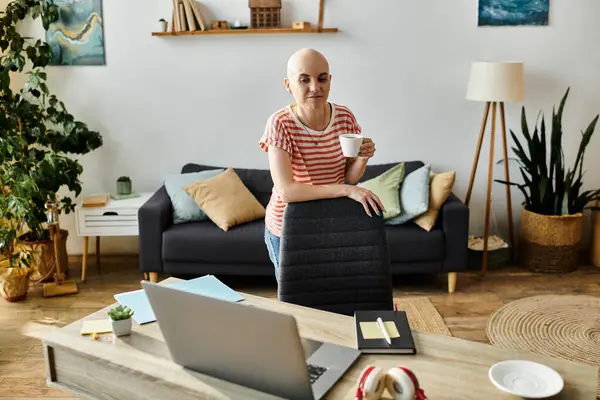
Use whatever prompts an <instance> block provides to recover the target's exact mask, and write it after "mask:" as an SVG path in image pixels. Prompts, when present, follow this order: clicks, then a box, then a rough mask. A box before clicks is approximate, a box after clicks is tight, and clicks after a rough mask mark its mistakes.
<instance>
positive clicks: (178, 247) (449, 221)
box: [138, 161, 469, 292]
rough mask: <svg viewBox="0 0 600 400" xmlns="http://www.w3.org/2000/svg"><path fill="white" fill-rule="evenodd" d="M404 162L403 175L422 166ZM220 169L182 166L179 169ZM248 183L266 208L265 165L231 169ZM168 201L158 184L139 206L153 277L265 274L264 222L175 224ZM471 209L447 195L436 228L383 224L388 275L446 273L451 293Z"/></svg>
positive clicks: (143, 259) (144, 257) (142, 248)
mask: <svg viewBox="0 0 600 400" xmlns="http://www.w3.org/2000/svg"><path fill="white" fill-rule="evenodd" d="M396 164H397V163H389V164H379V165H369V166H367V170H366V171H365V174H364V175H363V177H362V179H361V181H365V180H368V179H371V178H373V177H375V176H377V175H379V174H381V173H383V172H385V171H386V170H388V169H389V168H391V167H393V166H394V165H396ZM423 165H424V163H423V162H421V161H409V162H406V163H405V167H406V170H405V171H406V172H405V173H406V174H408V173H410V172H412V171H414V170H416V169H418V168H419V167H421V166H423ZM217 168H223V167H219V166H206V165H198V164H192V163H189V164H186V165H184V166H183V168H182V173H191V172H199V171H203V170H207V169H217ZM234 169H235V171H236V173H237V174H238V175H239V177H240V178H241V180H242V181H243V182H244V184H245V185H246V187H247V188H248V189H249V190H250V192H252V194H253V195H254V196H255V197H256V198H257V199H258V201H259V202H260V203H261V204H263V205H264V206H266V205H267V203H268V201H269V198H270V195H271V190H272V187H273V182H272V180H271V174H270V172H269V170H268V169H244V168H235V167H234ZM171 207H172V206H171V201H170V198H169V196H168V194H167V191H166V189H165V187H164V185H163V186H161V187H160V188H159V189H158V190H157V191H156V193H155V194H154V195H153V196H152V197H151V198H150V199H149V200H148V201H147V202H146V203H145V204H144V205H143V206H142V207H141V208H140V210H139V212H138V223H139V257H140V269H141V270H142V271H143V272H144V273H145V274H148V276H149V277H150V280H156V279H157V277H158V274H168V275H197V276H199V275H204V274H214V275H268V276H273V266H272V264H271V262H270V260H269V255H268V253H267V249H266V246H265V242H264V221H262V220H259V221H253V222H250V223H246V224H243V225H240V226H236V227H234V228H232V229H230V230H229V231H227V232H224V231H222V230H221V229H220V228H219V227H217V226H216V225H215V224H213V223H212V222H211V221H198V222H189V223H185V224H173V222H172V208H171ZM468 226H469V209H468V207H467V206H466V205H465V204H464V203H463V202H462V201H460V199H458V197H456V196H455V195H454V194H451V195H450V197H449V198H448V200H447V201H446V202H445V203H444V205H443V206H442V208H441V210H440V214H439V217H438V220H437V223H436V225H435V227H434V228H433V229H432V230H431V231H430V232H427V231H425V230H423V229H422V228H421V227H419V226H418V225H416V224H414V223H412V222H407V223H405V224H402V225H397V226H386V228H385V229H386V237H387V242H388V251H389V257H390V263H391V271H392V275H400V274H407V273H419V274H422V273H427V274H439V273H448V274H449V291H450V292H453V291H454V283H455V282H456V274H455V273H456V272H461V271H465V270H466V267H467V241H468Z"/></svg>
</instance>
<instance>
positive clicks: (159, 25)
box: [158, 21, 167, 32]
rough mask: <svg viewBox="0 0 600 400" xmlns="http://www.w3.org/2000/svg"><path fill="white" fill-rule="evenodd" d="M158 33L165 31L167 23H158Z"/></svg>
mask: <svg viewBox="0 0 600 400" xmlns="http://www.w3.org/2000/svg"><path fill="white" fill-rule="evenodd" d="M158 31H159V32H166V31H167V21H158Z"/></svg>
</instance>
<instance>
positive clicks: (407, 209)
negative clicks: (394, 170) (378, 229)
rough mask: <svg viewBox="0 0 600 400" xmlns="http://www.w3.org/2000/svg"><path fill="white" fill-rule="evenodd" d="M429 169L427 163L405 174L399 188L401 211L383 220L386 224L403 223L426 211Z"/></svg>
mask: <svg viewBox="0 0 600 400" xmlns="http://www.w3.org/2000/svg"><path fill="white" fill-rule="evenodd" d="M430 170H431V165H430V164H427V165H424V166H423V167H421V168H419V169H417V170H415V171H413V172H411V173H410V174H408V175H406V177H405V178H404V180H403V181H402V183H401V186H400V190H399V196H400V205H401V206H400V209H401V210H402V212H401V213H400V214H399V215H398V216H396V217H394V218H391V219H388V220H387V221H385V223H386V225H400V224H403V223H405V222H407V221H410V220H411V219H413V218H416V217H418V216H419V215H421V214H423V213H425V211H427V209H428V208H429V183H430V182H431V177H430V176H429V171H430Z"/></svg>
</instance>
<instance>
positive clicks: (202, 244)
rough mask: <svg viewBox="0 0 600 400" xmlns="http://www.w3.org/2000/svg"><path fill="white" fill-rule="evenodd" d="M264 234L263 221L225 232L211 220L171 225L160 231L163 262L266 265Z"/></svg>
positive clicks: (267, 262)
mask: <svg viewBox="0 0 600 400" xmlns="http://www.w3.org/2000/svg"><path fill="white" fill-rule="evenodd" d="M264 235H265V223H264V221H263V220H258V221H253V222H248V223H246V224H243V225H238V226H235V227H233V228H231V229H229V230H228V231H227V232H225V231H223V230H222V229H221V228H219V227H218V226H216V225H215V224H214V223H213V222H211V221H199V222H190V223H187V224H179V225H171V226H169V228H168V229H167V230H165V231H164V232H163V245H162V246H163V247H162V252H163V259H164V260H166V261H186V262H194V261H195V262H212V263H217V264H218V263H246V264H252V263H265V264H270V263H271V261H270V260H269V253H268V252H267V247H266V245H265V239H264V237H265V236H264ZM215 273H217V272H216V271H215Z"/></svg>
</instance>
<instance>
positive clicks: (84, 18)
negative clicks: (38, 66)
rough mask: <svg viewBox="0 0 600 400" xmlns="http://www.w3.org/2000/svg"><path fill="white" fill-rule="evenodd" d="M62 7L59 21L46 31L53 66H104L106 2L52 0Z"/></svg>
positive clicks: (96, 0)
mask: <svg viewBox="0 0 600 400" xmlns="http://www.w3.org/2000/svg"><path fill="white" fill-rule="evenodd" d="M49 1H50V2H51V3H53V4H56V5H57V6H58V13H59V17H58V21H56V22H54V23H52V24H50V26H49V27H48V30H47V31H46V42H47V43H48V44H49V45H50V47H51V49H52V61H50V65H104V64H105V57H104V21H103V19H102V0H49Z"/></svg>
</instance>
